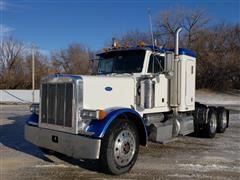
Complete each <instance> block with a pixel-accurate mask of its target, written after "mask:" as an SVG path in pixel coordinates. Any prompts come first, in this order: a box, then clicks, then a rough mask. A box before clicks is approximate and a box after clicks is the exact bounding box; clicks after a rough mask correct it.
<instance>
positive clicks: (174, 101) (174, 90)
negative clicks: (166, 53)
mask: <svg viewBox="0 0 240 180" xmlns="http://www.w3.org/2000/svg"><path fill="white" fill-rule="evenodd" d="M181 31H182V28H181V27H179V28H177V30H176V32H175V36H174V68H173V69H174V75H173V78H172V79H171V96H170V97H171V99H170V101H171V106H172V110H173V116H174V118H173V128H172V136H173V137H175V136H177V135H178V133H179V131H180V129H181V127H180V123H179V120H178V118H179V115H178V110H177V108H178V105H179V104H178V99H179V98H178V97H179V91H180V90H179V87H178V78H179V77H178V74H179V72H178V71H179V69H178V61H179V57H178V56H179V34H180V32H181Z"/></svg>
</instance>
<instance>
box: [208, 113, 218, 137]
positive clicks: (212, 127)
mask: <svg viewBox="0 0 240 180" xmlns="http://www.w3.org/2000/svg"><path fill="white" fill-rule="evenodd" d="M216 128H217V118H216V116H215V115H214V114H212V116H211V120H210V131H211V133H215V131H216Z"/></svg>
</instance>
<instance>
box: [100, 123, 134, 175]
mask: <svg viewBox="0 0 240 180" xmlns="http://www.w3.org/2000/svg"><path fill="white" fill-rule="evenodd" d="M138 151H139V136H138V131H137V128H136V126H135V124H134V123H133V122H131V121H127V120H124V119H118V120H116V122H114V124H112V125H111V127H110V128H109V129H108V131H107V133H106V134H105V136H104V138H103V141H102V146H101V154H100V161H101V165H102V168H103V170H104V171H105V172H107V173H110V174H122V173H126V172H128V171H129V170H130V169H131V168H132V167H133V165H134V164H135V162H136V160H137V156H138Z"/></svg>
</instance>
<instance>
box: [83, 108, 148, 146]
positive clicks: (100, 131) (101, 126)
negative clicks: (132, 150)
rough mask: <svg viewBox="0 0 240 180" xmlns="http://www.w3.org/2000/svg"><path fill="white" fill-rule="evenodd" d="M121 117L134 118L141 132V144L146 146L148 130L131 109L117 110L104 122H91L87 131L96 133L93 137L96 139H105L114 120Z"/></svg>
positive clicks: (140, 118)
mask: <svg viewBox="0 0 240 180" xmlns="http://www.w3.org/2000/svg"><path fill="white" fill-rule="evenodd" d="M119 115H123V116H124V117H125V118H126V119H129V115H130V116H131V117H134V123H135V124H136V126H137V129H138V131H139V136H140V137H139V138H140V144H141V145H144V146H145V145H146V144H147V130H146V127H145V124H144V122H143V119H142V117H141V116H140V115H139V114H138V113H137V112H136V111H134V110H133V109H129V108H121V109H115V110H113V111H111V112H110V113H109V114H108V115H107V116H106V117H105V118H104V119H103V120H93V121H91V123H90V124H89V127H88V129H87V131H88V132H92V133H94V134H93V135H92V137H94V138H102V137H104V134H105V133H106V131H107V129H108V127H109V126H110V124H111V123H112V122H113V121H114V120H116V118H117V117H118V116H119Z"/></svg>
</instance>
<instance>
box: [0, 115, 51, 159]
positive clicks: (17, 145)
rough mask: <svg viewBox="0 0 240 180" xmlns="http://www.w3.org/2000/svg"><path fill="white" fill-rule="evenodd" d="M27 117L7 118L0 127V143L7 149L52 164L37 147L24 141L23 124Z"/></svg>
mask: <svg viewBox="0 0 240 180" xmlns="http://www.w3.org/2000/svg"><path fill="white" fill-rule="evenodd" d="M28 117H29V116H28V115H24V116H12V117H8V118H7V120H8V121H9V122H7V124H4V125H0V132H1V135H0V143H1V144H3V145H4V146H6V147H8V148H12V149H14V150H16V151H20V152H23V153H26V154H29V155H32V156H35V157H37V158H39V159H42V160H44V161H48V162H52V161H51V160H50V159H49V158H47V157H46V156H45V155H44V154H43V153H42V152H41V151H40V149H39V148H38V147H36V146H34V145H33V144H30V143H28V142H27V141H26V140H25V139H24V124H25V120H26V119H28Z"/></svg>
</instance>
